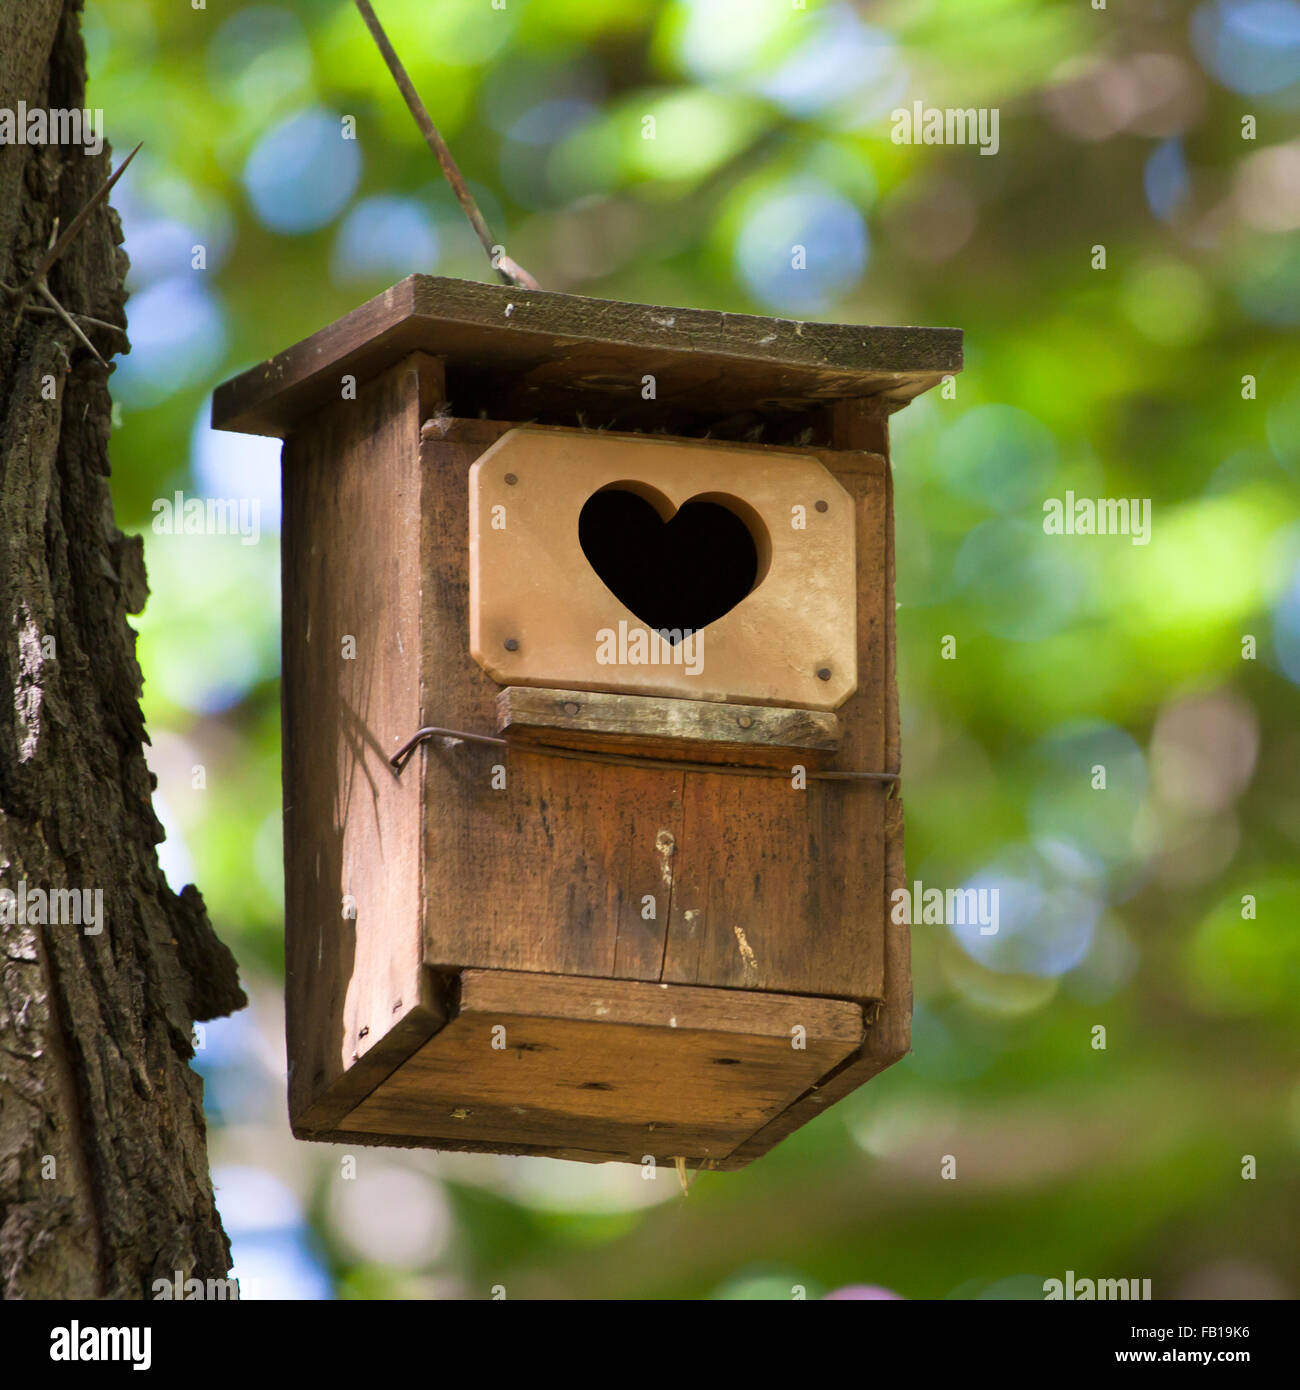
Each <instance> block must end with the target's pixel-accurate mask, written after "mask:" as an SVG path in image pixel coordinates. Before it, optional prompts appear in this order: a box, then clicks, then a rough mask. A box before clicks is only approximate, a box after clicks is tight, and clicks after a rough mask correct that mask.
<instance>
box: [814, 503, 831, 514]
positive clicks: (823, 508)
mask: <svg viewBox="0 0 1300 1390" xmlns="http://www.w3.org/2000/svg"><path fill="white" fill-rule="evenodd" d="M830 509H831V504H830V503H829V502H818V503H817V510H818V511H819V512H828V511H830Z"/></svg>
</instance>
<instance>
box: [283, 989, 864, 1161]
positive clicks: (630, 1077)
mask: <svg viewBox="0 0 1300 1390" xmlns="http://www.w3.org/2000/svg"><path fill="white" fill-rule="evenodd" d="M458 992H459V998H458V999H455V998H454V997H453V998H452V999H451V1000H450V1001H449V1005H448V1009H447V1014H448V1017H447V1021H446V1023H445V1024H443V1026H442V1027H441V1028H439V1029H438V1031H437V1032H435V1033H434V1035H433V1036H432V1037H430V1038H428V1039H427V1041H423V1042H421V1043H419V1044H418V1045H417V1046H416V1047H415V1049H414V1050H413V1051H411V1052H410V1054H409V1055H408V1056H407V1057H406V1058H405V1059H404V1060H402V1061H401V1062H399V1063H398V1064H397V1065H396V1066H395V1067H394V1068H393V1069H392V1070H391V1071H390V1072H389V1073H388V1074H387V1075H386V1076H384V1077H383V1079H382V1080H379V1082H378V1084H376V1085H375V1086H374V1089H373V1090H371V1091H370V1093H369V1094H368V1095H367V1096H366V1097H365V1099H363V1100H362V1101H360V1103H359V1104H357V1105H356V1106H355V1107H354V1108H352V1109H351V1111H350V1112H349V1113H347V1114H346V1116H344V1117H341V1118H339V1119H337V1120H336V1121H335V1122H334V1123H333V1124H331V1125H330V1127H329V1128H330V1132H328V1133H315V1132H312V1131H310V1130H308V1129H306V1128H304V1127H303V1126H302V1125H300V1124H299V1125H295V1133H297V1134H298V1135H299V1137H301V1138H318V1139H339V1138H342V1137H343V1136H344V1135H346V1136H347V1137H348V1139H349V1140H352V1139H353V1138H354V1137H355V1138H362V1139H363V1142H364V1140H365V1139H369V1140H370V1141H371V1142H376V1143H381V1144H384V1143H386V1144H397V1145H420V1146H429V1147H433V1148H446V1149H471V1150H475V1151H479V1152H495V1153H525V1154H547V1155H552V1156H555V1157H565V1158H579V1159H585V1160H588V1161H595V1162H609V1161H614V1162H619V1161H621V1162H627V1163H642V1162H643V1161H644V1160H645V1159H646V1158H647V1157H653V1158H654V1159H655V1160H656V1161H657V1162H660V1163H670V1162H672V1161H673V1160H674V1159H676V1158H678V1157H682V1158H685V1159H686V1160H687V1161H688V1162H689V1163H691V1165H692V1166H696V1167H712V1166H714V1165H721V1164H722V1163H723V1162H724V1161H725V1160H726V1159H727V1158H728V1157H729V1156H730V1155H731V1154H732V1153H733V1152H734V1151H735V1150H736V1149H737V1148H739V1147H740V1146H741V1145H743V1144H744V1143H745V1141H747V1140H749V1139H751V1138H752V1136H754V1135H755V1134H756V1133H757V1132H758V1131H759V1130H761V1129H762V1128H763V1127H764V1126H766V1125H767V1124H769V1123H770V1122H771V1121H773V1120H775V1119H776V1118H777V1117H778V1116H780V1115H781V1114H782V1113H783V1112H785V1111H786V1110H787V1109H788V1108H789V1107H790V1106H792V1105H793V1104H794V1103H795V1102H796V1101H797V1100H799V1099H800V1098H801V1097H802V1096H804V1095H805V1094H806V1093H807V1092H808V1091H809V1090H810V1089H811V1088H813V1087H814V1086H816V1084H817V1083H818V1082H819V1080H821V1078H823V1077H824V1076H826V1075H827V1074H828V1073H829V1072H831V1071H833V1070H834V1069H835V1068H836V1067H837V1066H838V1065H839V1064H840V1063H841V1062H843V1061H844V1060H845V1059H846V1058H847V1057H849V1056H850V1055H851V1054H853V1053H854V1052H855V1051H856V1050H857V1049H858V1048H859V1047H860V1046H861V1044H862V1041H863V1036H864V1024H863V1012H862V1007H861V1005H859V1004H855V1003H852V1002H850V1001H846V1000H839V999H820V998H813V997H807V996H796V995H777V994H760V993H753V992H749V991H743V990H727V989H712V988H700V987H693V986H684V985H660V984H651V983H643V982H640V981H629V980H597V979H589V978H586V977H578V976H564V975H540V974H532V973H527V972H521V971H505V970H466V971H463V972H462V973H461V975H460V976H459V991H458ZM455 993H456V991H454V990H453V991H452V995H453V996H454V995H455ZM399 1026H400V1025H399ZM383 1041H384V1042H386V1041H387V1040H386V1039H385V1040H383ZM389 1056H390V1058H391V1056H392V1053H391V1051H390V1052H389ZM364 1061H365V1059H364V1058H363V1059H361V1062H360V1063H358V1065H362V1064H364ZM312 1109H313V1110H314V1111H317V1113H320V1111H318V1110H317V1107H315V1106H313V1107H312ZM335 1113H336V1114H337V1111H336V1112H335ZM304 1118H306V1117H304Z"/></svg>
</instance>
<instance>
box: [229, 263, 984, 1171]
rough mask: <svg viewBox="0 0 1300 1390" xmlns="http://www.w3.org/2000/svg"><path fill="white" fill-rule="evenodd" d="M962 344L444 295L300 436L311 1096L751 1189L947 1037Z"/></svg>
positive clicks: (312, 361) (352, 362)
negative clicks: (914, 967)
mask: <svg viewBox="0 0 1300 1390" xmlns="http://www.w3.org/2000/svg"><path fill="white" fill-rule="evenodd" d="M960 367H961V334H960V333H959V332H958V331H957V330H954V329H927V328H864V327H857V326H847V325H830V324H816V323H794V322H788V321H785V320H781V319H768V318H754V317H748V316H745V315H738V314H722V313H708V312H702V311H699V310H693V309H690V310H688V309H658V308H650V307H646V306H644V305H639V304H620V303H613V302H607V301H602V300H594V299H585V298H579V297H577V296H572V295H565V294H550V293H544V292H540V291H529V290H521V289H516V288H512V287H502V286H497V285H487V284H474V283H467V282H464V281H459V280H447V279H437V278H430V277H427V276H419V275H417V276H412V277H411V278H409V279H407V280H404V281H403V282H402V283H401V284H399V285H397V286H396V287H394V288H393V289H391V290H389V291H388V292H387V293H386V294H384V295H382V296H380V297H379V298H377V299H374V300H372V301H371V302H370V303H368V304H366V305H364V306H362V307H361V308H359V309H357V310H356V311H354V312H353V313H350V314H348V315H347V316H346V317H345V318H343V319H340V320H339V321H338V322H337V323H334V324H332V325H331V326H330V327H328V328H325V329H323V330H322V331H321V332H319V333H317V334H315V335H314V336H313V337H311V338H308V339H307V340H306V341H305V342H301V343H299V344H297V346H295V347H291V348H289V349H288V350H287V351H285V352H283V353H281V354H280V355H279V356H278V357H274V358H272V359H271V360H270V361H268V362H265V363H263V364H262V365H261V366H259V367H255V368H254V369H253V370H251V371H248V372H245V373H244V374H243V375H242V376H239V377H237V378H235V379H234V380H232V381H229V382H227V383H226V384H225V385H223V386H222V387H221V388H220V389H219V390H218V391H217V393H216V398H215V401H214V405H213V423H214V425H215V426H216V427H217V428H219V429H226V430H237V431H242V432H245V433H254V434H265V435H275V436H279V437H280V438H282V439H283V440H284V451H283V459H284V468H283V490H284V512H283V590H284V613H283V628H284V639H283V641H284V676H283V707H284V836H285V874H286V887H285V896H286V906H285V929H286V970H287V985H286V993H287V1008H288V1055H289V1106H290V1112H291V1118H292V1123H293V1130H294V1133H295V1134H296V1135H298V1136H299V1137H300V1138H304V1139H318V1140H330V1141H339V1142H347V1143H378V1144H399V1145H423V1146H428V1147H432V1148H440V1149H460V1150H471V1151H480V1152H506V1153H520V1154H538V1155H549V1156H555V1157H562V1158H574V1159H584V1160H589V1161H606V1160H621V1161H625V1162H633V1163H642V1162H644V1161H645V1159H646V1158H647V1157H648V1156H652V1157H653V1158H654V1159H656V1160H657V1161H659V1162H672V1161H674V1160H676V1159H679V1158H684V1159H685V1160H686V1162H687V1163H688V1164H689V1165H690V1166H692V1167H706V1168H715V1169H729V1168H737V1167H740V1166H742V1165H743V1164H745V1163H747V1162H749V1160H751V1159H753V1158H755V1157H757V1156H758V1155H759V1154H762V1153H764V1152H766V1151H767V1150H768V1149H769V1148H771V1147H772V1145H774V1144H776V1143H777V1142H778V1141H779V1140H780V1139H782V1138H783V1137H784V1136H785V1135H787V1134H789V1133H790V1132H791V1131H792V1130H793V1129H795V1128H797V1127H798V1126H799V1125H801V1124H803V1123H804V1122H805V1121H807V1120H809V1119H811V1118H813V1117H814V1116H815V1115H818V1114H820V1113H821V1112H822V1111H823V1110H824V1109H826V1107H827V1106H828V1105H829V1104H831V1103H832V1102H834V1101H835V1100H837V1099H839V1098H840V1097H841V1096H844V1095H846V1094H847V1093H848V1092H849V1091H851V1090H853V1089H854V1088H855V1087H857V1086H859V1085H860V1084H862V1082H864V1081H867V1080H868V1079H870V1078H871V1077H872V1076H874V1075H875V1074H876V1073H877V1072H879V1071H880V1070H882V1069H883V1068H884V1067H886V1066H888V1065H890V1063H892V1062H894V1061H896V1060H897V1059H898V1058H899V1057H901V1056H902V1055H903V1054H904V1053H905V1052H906V1051H907V1049H908V1040H909V1023H910V1015H911V987H910V977H909V965H908V934H907V927H906V926H905V925H902V924H896V923H894V922H893V921H891V913H890V896H889V895H890V892H891V890H892V889H894V888H898V887H901V886H902V882H903V824H902V802H901V800H900V798H899V796H898V782H897V779H898V773H899V738H898V699H897V688H896V680H895V670H894V533H893V516H892V496H891V485H890V471H889V459H888V430H887V421H888V417H889V414H890V413H891V412H892V411H894V410H897V409H899V408H900V407H901V406H903V405H905V404H906V403H907V402H908V401H909V400H910V399H911V398H912V397H913V396H915V395H917V394H919V393H920V392H922V391H924V390H926V389H927V388H929V387H931V386H933V385H935V384H936V383H938V382H939V381H940V380H941V378H942V377H943V376H945V375H946V374H948V373H952V372H956V371H958V370H960Z"/></svg>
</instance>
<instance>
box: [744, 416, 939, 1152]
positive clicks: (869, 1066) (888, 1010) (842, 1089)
mask: <svg viewBox="0 0 1300 1390" xmlns="http://www.w3.org/2000/svg"><path fill="white" fill-rule="evenodd" d="M843 413H844V416H846V417H847V418H843V419H842V421H841V424H840V427H839V428H840V432H841V434H842V436H843V437H844V438H845V442H846V445H851V444H852V443H853V442H854V441H855V440H856V439H858V438H861V437H862V434H864V433H866V432H869V431H878V432H879V433H881V434H884V435H885V438H886V440H887V429H888V425H887V422H886V421H885V420H884V418H883V417H877V416H874V415H873V414H872V413H871V412H869V411H868V410H867V409H866V408H865V407H858V408H857V409H856V410H855V411H848V410H847V409H846V410H845V411H844V412H843ZM886 447H887V444H886ZM886 481H887V484H888V486H887V489H886V503H887V507H888V512H887V516H888V547H889V565H888V584H887V588H886V595H885V615H886V625H887V640H886V658H887V665H886V681H885V695H886V709H885V756H886V758H887V760H888V765H889V767H890V768H898V767H899V766H900V762H899V759H900V755H901V744H900V735H899V718H898V673H897V656H896V654H897V641H896V629H895V615H894V572H895V560H894V520H893V515H894V513H893V508H894V489H893V480H892V476H890V475H887V477H886ZM905 886H906V868H905V865H904V862H903V802H902V799H901V798H899V797H894V798H891V799H890V800H889V801H887V802H886V803H885V874H884V883H883V885H882V890H881V897H882V900H883V902H882V912H883V914H884V923H885V927H884V945H885V952H884V954H885V977H884V989H883V991H882V999H881V1003H880V1006H879V1008H878V1009H877V1010H876V1012H875V1014H874V1017H873V1016H872V1015H871V1013H870V1012H868V1024H869V1026H868V1028H867V1034H866V1037H865V1038H864V1039H863V1042H862V1046H861V1047H860V1048H859V1049H858V1050H857V1051H856V1052H854V1053H853V1054H851V1055H850V1056H849V1057H848V1058H847V1059H846V1060H845V1061H844V1062H843V1063H841V1065H840V1066H839V1067H837V1068H836V1069H835V1070H834V1071H833V1072H832V1073H831V1074H830V1075H829V1076H827V1077H824V1078H823V1079H822V1080H821V1082H820V1083H819V1084H818V1085H817V1086H814V1087H812V1088H811V1089H810V1090H809V1091H808V1092H806V1093H805V1094H804V1095H803V1096H801V1097H800V1098H799V1099H798V1100H797V1101H796V1102H795V1103H794V1104H793V1105H791V1106H790V1107H789V1108H788V1109H787V1110H785V1111H784V1112H783V1113H782V1114H781V1115H780V1116H778V1117H777V1118H776V1119H775V1120H773V1121H772V1122H771V1123H770V1124H768V1125H766V1126H765V1127H764V1128H762V1129H760V1130H759V1131H758V1132H757V1133H755V1134H754V1135H752V1136H751V1137H750V1138H749V1139H747V1140H746V1141H745V1142H744V1143H743V1144H741V1145H740V1146H739V1147H738V1148H737V1149H736V1150H735V1151H734V1152H733V1153H732V1154H731V1156H730V1157H729V1158H728V1159H727V1160H726V1161H725V1162H724V1163H722V1164H720V1165H719V1166H720V1167H722V1168H724V1169H735V1168H743V1167H744V1166H745V1165H746V1164H747V1163H751V1162H752V1161H753V1160H754V1159H755V1158H758V1157H760V1156H761V1155H762V1154H765V1153H767V1151H768V1150H769V1149H771V1148H773V1147H774V1146H775V1145H777V1144H779V1143H780V1142H781V1140H782V1139H784V1138H785V1137H786V1136H787V1135H789V1134H792V1133H793V1132H794V1131H795V1130H796V1129H798V1128H799V1127H800V1126H801V1125H805V1124H807V1123H808V1121H809V1120H812V1119H815V1118H816V1117H817V1116H818V1115H820V1114H822V1113H823V1112H824V1111H825V1110H826V1109H827V1108H828V1107H829V1106H831V1105H833V1104H834V1103H835V1102H836V1101H838V1100H842V1099H843V1098H844V1097H845V1096H847V1095H848V1094H849V1093H850V1092H851V1091H855V1090H857V1088H858V1087H859V1086H862V1085H865V1083H866V1082H868V1081H870V1080H871V1078H872V1077H874V1076H877V1075H879V1073H880V1072H882V1071H884V1070H885V1068H886V1067H889V1066H892V1065H893V1064H894V1063H895V1062H897V1061H899V1060H900V1059H901V1058H903V1057H905V1056H906V1055H907V1053H908V1052H909V1051H910V1050H911V1045H912V941H911V929H910V928H909V927H908V926H907V924H906V923H901V922H893V921H891V920H890V914H889V902H890V895H891V894H892V893H893V891H894V890H895V889H896V888H903V887H905Z"/></svg>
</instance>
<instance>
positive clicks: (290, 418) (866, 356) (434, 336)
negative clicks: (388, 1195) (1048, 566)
mask: <svg viewBox="0 0 1300 1390" xmlns="http://www.w3.org/2000/svg"><path fill="white" fill-rule="evenodd" d="M413 352H424V353H428V354H429V355H431V356H434V357H438V358H441V359H443V361H444V363H445V365H446V373H447V390H448V395H449V397H450V398H451V407H452V411H453V413H455V414H462V415H469V414H474V415H478V414H480V413H483V411H485V410H486V411H487V413H488V414H489V415H495V416H497V417H498V418H512V419H554V418H555V417H556V416H557V414H559V413H561V412H563V411H566V410H567V411H574V412H577V411H583V410H594V411H597V412H598V411H600V409H601V408H602V407H603V408H606V409H609V408H610V407H613V408H614V409H615V410H616V411H617V412H618V413H619V414H620V416H621V417H622V418H624V419H626V418H628V406H629V403H632V404H631V410H632V412H633V414H635V415H637V416H638V417H640V419H641V421H642V422H643V423H644V424H649V423H651V422H652V421H653V419H654V416H655V412H656V408H657V402H662V403H663V405H661V406H659V407H658V408H659V409H668V408H671V410H673V411H674V412H677V413H681V412H686V413H693V414H695V415H698V416H700V417H702V418H721V417H723V416H726V415H728V414H733V413H739V412H753V411H757V412H759V413H763V412H768V413H773V414H782V413H785V414H789V413H792V412H796V411H799V410H807V409H808V408H809V407H810V406H816V405H819V404H827V403H829V402H831V401H834V400H839V399H847V398H862V397H873V398H878V399H879V400H880V402H881V404H882V405H883V406H884V407H885V409H887V410H896V409H898V408H899V407H900V406H903V405H906V404H907V402H908V401H909V400H911V399H912V397H913V396H917V395H919V394H920V393H921V392H922V391H925V390H928V389H929V388H930V387H931V386H934V385H936V384H937V383H938V382H939V381H940V380H941V379H942V378H943V377H944V376H945V375H948V374H949V373H952V372H958V371H960V370H961V366H962V335H961V330H960V329H957V328H879V327H867V326H864V325H859V324H837V323H811V322H806V321H795V320H791V319H779V318H763V317H759V316H756V315H752V314H729V313H721V312H718V311H716V310H707V309H664V308H656V307H654V306H651V305H647V304H626V303H622V302H620V301H617V300H609V299H589V298H587V297H585V296H583V295H575V294H556V293H553V292H551V291H547V290H521V289H517V288H515V287H513V286H509V285H494V284H481V283H479V282H477V281H470V280H453V279H447V278H444V277H442V276H434V275H410V276H408V277H407V278H406V279H405V280H403V281H401V283H400V284H397V285H394V286H393V287H392V289H390V290H386V291H385V292H384V293H383V294H381V295H379V296H377V297H376V298H374V299H372V300H370V301H369V302H368V303H366V304H363V305H361V306H360V308H357V309H354V310H353V311H352V312H351V313H349V314H345V315H344V316H343V318H341V319H338V320H337V321H336V322H334V323H332V324H330V325H328V327H325V328H322V329H321V330H320V332H318V333H313V334H312V336H311V337H310V338H306V339H304V340H303V341H302V342H300V343H296V344H295V345H294V346H293V347H290V348H286V349H285V351H283V352H281V353H278V354H277V355H276V356H275V357H272V358H270V359H268V360H267V361H265V362H263V363H261V364H260V365H259V366H256V367H253V368H251V369H250V370H249V371H246V372H244V373H242V374H241V375H239V376H237V377H234V378H232V379H231V380H230V381H227V382H225V383H224V384H223V385H221V386H219V387H218V388H217V391H216V393H215V395H214V396H213V401H212V424H213V427H214V428H216V429H223V430H234V431H236V432H239V433H244V434H265V435H274V436H277V437H280V438H283V437H284V436H285V435H287V434H288V433H290V432H291V431H292V429H293V427H294V425H295V424H296V423H297V421H298V420H300V419H301V418H303V416H305V415H307V414H308V413H310V412H312V411H314V410H316V409H318V408H320V407H321V406H323V405H324V404H326V403H327V402H330V401H335V400H338V399H339V394H340V380H341V378H342V377H343V376H344V375H349V374H350V375H352V376H355V377H356V378H357V380H358V381H364V380H366V379H368V378H370V377H373V376H376V375H377V374H379V373H380V372H382V371H384V370H386V369H387V368H388V367H390V366H392V365H393V364H394V363H396V362H398V361H400V360H401V359H402V358H403V357H405V356H407V355H408V354H410V353H413ZM646 377H653V378H654V393H653V397H651V398H646V397H645V395H644V390H645V378H646ZM507 400H508V410H509V413H508V414H507V413H504V412H505V410H506V408H507V407H506V404H505V403H506V401H507ZM471 405H473V407H474V408H473V409H472V410H471V409H469V406H471Z"/></svg>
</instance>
